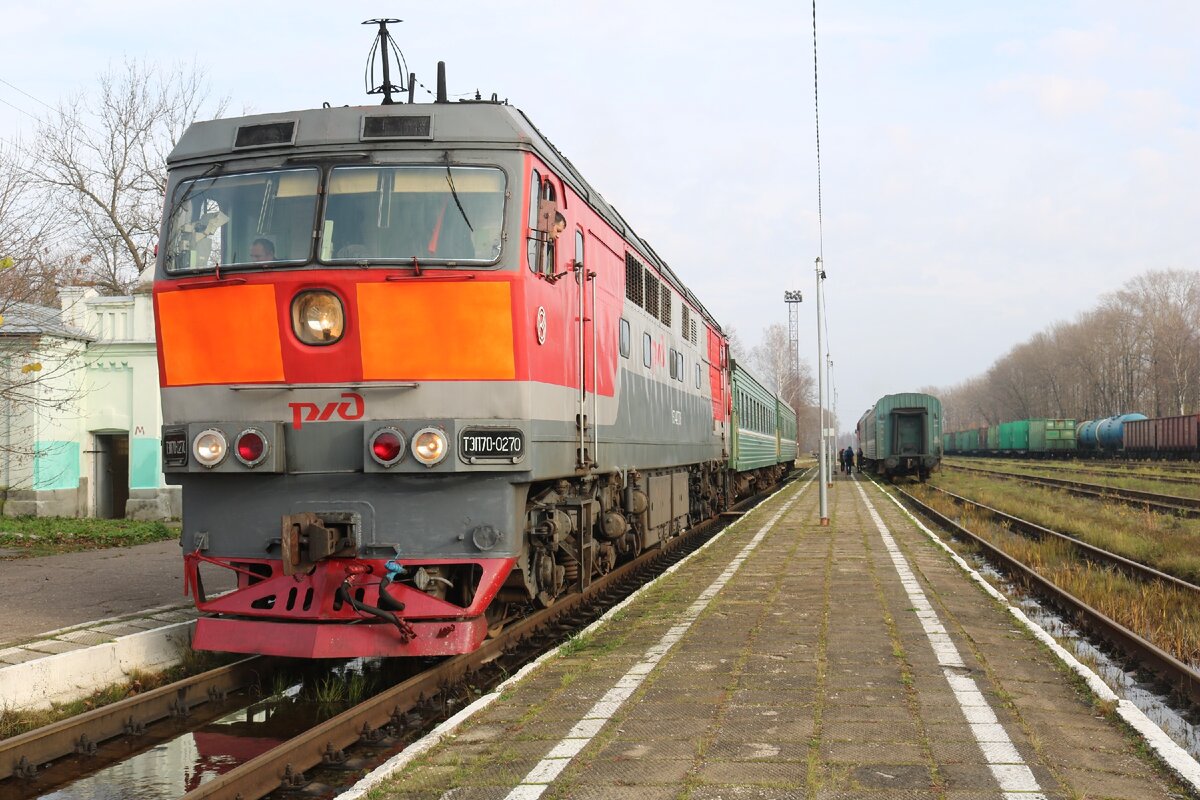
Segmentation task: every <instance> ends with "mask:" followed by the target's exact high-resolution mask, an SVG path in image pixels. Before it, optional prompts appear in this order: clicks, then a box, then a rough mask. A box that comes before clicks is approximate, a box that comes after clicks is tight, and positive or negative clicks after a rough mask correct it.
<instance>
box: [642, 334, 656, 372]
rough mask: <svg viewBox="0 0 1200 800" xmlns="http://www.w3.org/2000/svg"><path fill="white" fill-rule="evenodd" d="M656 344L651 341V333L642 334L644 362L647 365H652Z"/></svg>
mask: <svg viewBox="0 0 1200 800" xmlns="http://www.w3.org/2000/svg"><path fill="white" fill-rule="evenodd" d="M653 351H654V346H653V345H652V344H651V342H650V334H648V333H643V334H642V363H643V364H645V365H646V366H647V367H648V366H650V362H651V356H652V355H653Z"/></svg>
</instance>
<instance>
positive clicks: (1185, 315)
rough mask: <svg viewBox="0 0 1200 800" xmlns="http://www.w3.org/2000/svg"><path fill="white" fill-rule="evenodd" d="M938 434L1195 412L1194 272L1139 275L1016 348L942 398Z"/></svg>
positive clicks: (1198, 381)
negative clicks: (1027, 422)
mask: <svg viewBox="0 0 1200 800" xmlns="http://www.w3.org/2000/svg"><path fill="white" fill-rule="evenodd" d="M926 391H930V392H932V393H933V394H936V395H938V396H939V397H940V398H941V400H942V406H943V409H944V413H945V420H944V429H945V430H947V431H956V430H963V429H966V428H971V427H976V426H980V425H993V424H997V423H1000V422H1007V421H1009V420H1015V419H1031V418H1038V417H1049V418H1058V419H1063V418H1073V419H1076V420H1078V421H1082V420H1085V419H1096V418H1102V417H1107V416H1111V415H1113V414H1120V413H1125V412H1130V411H1139V412H1141V413H1143V414H1146V415H1147V416H1151V417H1163V416H1173V415H1178V414H1190V413H1196V412H1198V411H1200V272H1198V271H1196V270H1162V271H1156V272H1149V273H1146V274H1145V275H1141V276H1139V277H1137V278H1134V279H1133V280H1131V281H1129V282H1128V283H1127V284H1125V286H1124V287H1122V288H1121V289H1119V290H1117V291H1115V292H1111V293H1110V294H1107V295H1105V296H1104V297H1103V298H1102V299H1101V301H1100V304H1099V306H1098V307H1097V308H1095V309H1093V310H1091V311H1087V312H1085V313H1083V314H1080V315H1079V317H1078V318H1077V319H1076V320H1075V321H1074V322H1059V323H1056V324H1054V325H1051V326H1050V327H1049V328H1048V329H1046V330H1044V331H1042V332H1040V333H1038V334H1036V335H1035V336H1033V338H1031V339H1030V340H1029V341H1027V342H1024V343H1022V344H1019V345H1017V346H1016V347H1014V348H1013V349H1012V350H1011V351H1009V352H1008V353H1007V354H1006V355H1004V356H1003V357H1002V358H1000V359H999V360H998V361H996V363H994V364H993V365H992V366H991V367H990V368H989V369H988V370H987V372H985V373H984V374H982V375H979V376H977V377H974V378H971V379H969V380H967V381H965V382H963V383H961V384H959V385H957V386H952V387H950V388H947V389H936V388H935V389H930V390H926Z"/></svg>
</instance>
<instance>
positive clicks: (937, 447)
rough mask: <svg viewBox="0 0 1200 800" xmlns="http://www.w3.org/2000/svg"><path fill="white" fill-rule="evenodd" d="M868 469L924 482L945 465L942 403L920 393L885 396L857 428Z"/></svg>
mask: <svg viewBox="0 0 1200 800" xmlns="http://www.w3.org/2000/svg"><path fill="white" fill-rule="evenodd" d="M856 433H857V434H858V445H859V447H860V448H862V451H863V460H864V461H865V462H866V466H867V469H869V470H871V471H872V472H874V473H876V474H877V475H881V476H883V477H885V478H888V479H889V480H894V479H895V478H898V477H901V476H905V475H908V476H915V477H916V478H917V479H918V480H920V481H924V480H925V479H926V478H928V477H929V475H930V473H931V472H933V471H934V470H935V469H937V467H938V465H939V464H941V461H942V445H943V441H942V403H941V401H940V400H938V399H937V398H936V397H934V396H932V395H928V394H921V393H917V392H906V393H902V394H889V395H884V396H883V397H881V398H880V399H879V401H878V402H876V403H875V405H873V406H871V408H869V409H867V411H866V413H865V414H863V415H862V417H861V418H859V420H858V426H857V428H856Z"/></svg>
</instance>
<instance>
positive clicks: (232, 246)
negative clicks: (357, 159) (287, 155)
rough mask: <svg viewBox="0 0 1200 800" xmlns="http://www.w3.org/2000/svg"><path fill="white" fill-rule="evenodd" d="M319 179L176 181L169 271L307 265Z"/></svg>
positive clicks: (265, 176)
mask: <svg viewBox="0 0 1200 800" xmlns="http://www.w3.org/2000/svg"><path fill="white" fill-rule="evenodd" d="M319 177H320V176H319V173H318V171H317V170H316V169H314V168H305V169H289V170H274V171H270V172H253V173H246V174H241V175H222V176H219V177H215V178H196V179H194V180H188V181H182V182H180V184H179V185H178V186H176V187H175V194H174V197H173V199H172V201H171V203H172V206H171V212H170V220H169V223H168V227H167V247H166V256H165V259H164V265H165V267H166V269H167V272H171V273H181V272H194V271H199V270H208V269H215V268H217V267H225V266H231V265H250V264H255V263H272V262H295V261H307V260H309V258H310V257H311V250H310V246H311V242H312V230H313V220H314V219H315V218H316V212H317V186H318V183H319Z"/></svg>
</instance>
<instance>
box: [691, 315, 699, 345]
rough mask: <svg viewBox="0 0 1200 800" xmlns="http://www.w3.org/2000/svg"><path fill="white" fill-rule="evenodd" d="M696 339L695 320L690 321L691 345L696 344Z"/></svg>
mask: <svg viewBox="0 0 1200 800" xmlns="http://www.w3.org/2000/svg"><path fill="white" fill-rule="evenodd" d="M696 339H697V336H696V320H692V344H698V342H697V341H696Z"/></svg>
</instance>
